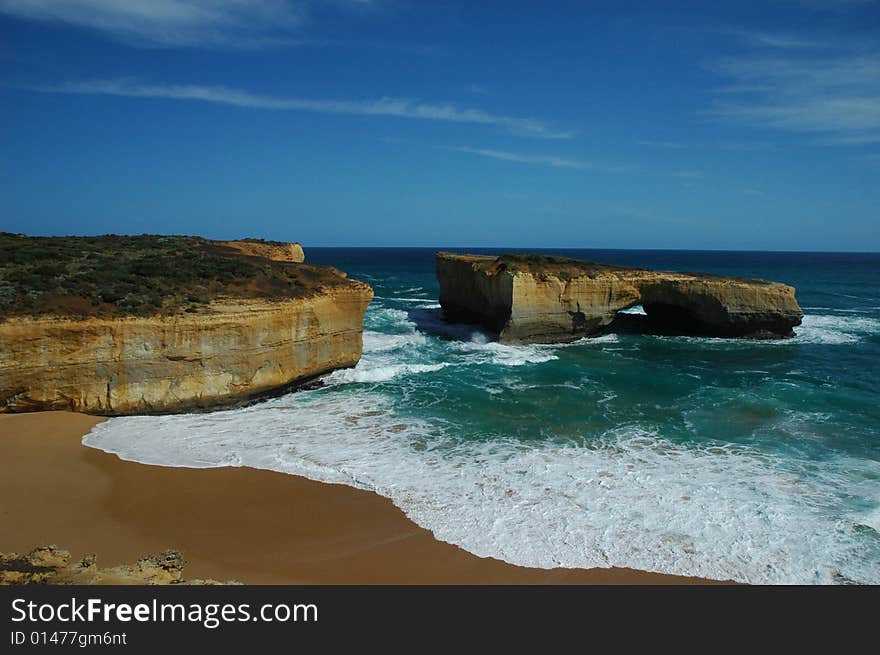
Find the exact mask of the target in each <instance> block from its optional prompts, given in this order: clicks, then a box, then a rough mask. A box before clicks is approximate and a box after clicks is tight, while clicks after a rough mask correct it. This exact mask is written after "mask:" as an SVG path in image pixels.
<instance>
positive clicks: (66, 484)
mask: <svg viewBox="0 0 880 655" xmlns="http://www.w3.org/2000/svg"><path fill="white" fill-rule="evenodd" d="M101 420H103V419H101V418H98V417H93V416H86V415H82V414H73V413H68V412H40V413H35V414H13V415H0V552H7V553H8V552H10V551H17V552H20V553H22V552H27V551H29V550H31V549H32V548H34V547H36V546H42V545H48V544H57V545H58V546H60V547H62V548H66V549H67V550H69V551H71V554H72V555H73V557H74V558H79V557H81V556H83V555H85V554H87V553H94V554H96V555H97V557H98V563H99V565H100V566H102V567H109V566H115V565H118V564H122V563H131V562H134V561H135V560H137V559H138V558H139V557H141V556H143V555H148V554H155V553H158V552H160V551H163V550H165V549H168V548H176V549H178V550H180V551H182V552H183V554H184V556H185V557H186V560H187V566H186V568H185V570H184V576H185V577H186V578H189V579H192V578H214V579H218V580H238V581H241V582H244V583H246V584H689V583H701V582H705V581H703V580H699V579H693V578H684V577H679V576H670V575H662V574H657V573H646V572H642V571H634V570H630V569H589V570H583V569H550V570H547V569H531V568H524V567H518V566H513V565H511V564H507V563H504V562H501V561H498V560H495V559H490V558H481V557H477V556H475V555H472V554H470V553H467V552H465V551H464V550H462V549H460V548H458V547H457V546H452V545H450V544H447V543H444V542H441V541H438V540H436V539H435V538H434V537H433V535H432V534H431V533H430V532H429V531H427V530H424V529H422V528H420V527H419V526H417V525H416V524H414V523H413V522H412V521H410V520H409V519H408V518H407V517H406V516H405V515H404V514H403V512H401V511H400V510H399V509H398V508H397V507H395V506H394V505H393V504H392V503H391V501H389V500H388V499H386V498H383V497H381V496H378V495H377V494H374V493H372V492H367V491H361V490H358V489H353V488H350V487H346V486H342V485H334V484H324V483H321V482H314V481H311V480H307V479H305V478H300V477H297V476H292V475H285V474H283V473H276V472H273V471H262V470H257V469H250V468H218V469H184V468H169V467H161V466H147V465H144V464H137V463H133V462H126V461H123V460H120V459H119V458H118V457H116V456H115V455H111V454H108V453H104V452H102V451H99V450H95V449H92V448H87V447H85V446H83V445H82V443H81V439H82V436H83V435H84V434H86V433H87V432H88V431H89V430H90V429H91V427H92V426H93V425H95V424H96V423H98V422H100V421H101Z"/></svg>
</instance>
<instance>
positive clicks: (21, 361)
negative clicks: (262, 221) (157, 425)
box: [0, 274, 373, 415]
mask: <svg viewBox="0 0 880 655" xmlns="http://www.w3.org/2000/svg"><path fill="white" fill-rule="evenodd" d="M343 278H344V276H342V274H340V279H339V280H338V281H337V282H336V284H334V285H332V286H325V287H323V288H320V289H317V290H316V291H315V292H314V293H311V294H309V295H306V296H304V297H296V298H280V299H260V298H240V299H235V298H225V299H218V300H215V301H212V302H210V303H208V304H207V305H204V306H201V307H199V308H198V310H197V311H194V312H192V313H186V312H181V313H177V314H172V315H168V316H162V315H156V316H148V317H138V316H128V317H117V318H84V319H78V318H68V317H57V316H35V317H11V318H8V319H6V320H5V321H2V322H0V343H2V344H3V347H2V350H0V411H7V412H10V411H13V412H15V411H36V410H50V409H68V410H73V411H79V412H87V413H92V414H107V415H114V414H143V413H163V412H176V411H185V410H192V409H207V408H211V407H216V406H220V405H228V404H236V403H241V402H244V401H248V400H251V399H254V398H257V397H260V396H264V395H267V394H271V393H277V392H280V391H283V390H285V389H289V388H291V387H293V386H296V385H299V384H302V383H304V382H307V381H309V380H312V379H313V378H315V377H316V376H319V375H321V374H324V373H327V372H329V371H332V370H334V369H339V368H348V367H352V366H355V365H356V364H357V362H358V361H359V359H360V356H361V350H362V331H363V318H364V312H365V311H366V308H367V305H368V304H369V303H370V300H371V299H372V297H373V292H372V289H371V288H370V287H369V285H367V284H365V283H363V282H357V281H354V280H347V279H343Z"/></svg>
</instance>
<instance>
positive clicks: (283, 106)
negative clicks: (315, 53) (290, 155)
mask: <svg viewBox="0 0 880 655" xmlns="http://www.w3.org/2000/svg"><path fill="white" fill-rule="evenodd" d="M37 90H40V91H46V92H54V93H75V94H91V95H111V96H125V97H133V98H166V99H174V100H197V101H202V102H211V103H216V104H222V105H232V106H235V107H250V108H255V109H272V110H278V111H310V112H317V113H324V114H360V115H368V116H396V117H399V118H412V119H422V120H434V121H446V122H452V123H474V124H479V125H494V126H498V127H503V128H506V129H507V130H509V131H510V132H513V133H514V134H517V135H520V136H529V137H537V138H543V139H568V138H571V137H572V136H573V134H572V133H571V132H562V131H557V130H554V129H551V128H550V127H548V126H547V125H546V124H545V123H543V122H542V121H539V120H536V119H533V118H519V117H514V116H505V115H501V114H493V113H490V112H487V111H484V110H482V109H468V108H460V107H458V106H456V105H454V104H451V103H443V104H435V103H427V102H422V101H419V100H411V99H406V98H390V97H383V98H378V99H375V100H315V99H309V98H284V97H277V96H268V95H259V94H255V93H250V92H248V91H241V90H238V89H230V88H228V87H222V86H199V85H187V84H183V85H152V84H140V83H137V82H132V81H129V80H94V81H88V82H74V83H68V84H63V85H60V86H52V87H41V88H39V89H37Z"/></svg>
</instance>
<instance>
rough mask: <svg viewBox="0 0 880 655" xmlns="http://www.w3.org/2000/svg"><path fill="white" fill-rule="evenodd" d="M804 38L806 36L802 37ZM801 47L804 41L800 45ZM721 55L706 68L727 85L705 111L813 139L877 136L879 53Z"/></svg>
mask: <svg viewBox="0 0 880 655" xmlns="http://www.w3.org/2000/svg"><path fill="white" fill-rule="evenodd" d="M804 43H806V41H804ZM805 47H806V46H805ZM782 48H784V49H785V50H786V51H785V52H776V53H774V54H771V55H768V54H766V52H762V53H755V52H751V53H746V54H742V55H738V56H733V57H727V58H724V59H722V60H720V61H718V62H716V63H715V64H714V65H713V66H712V67H711V68H712V69H713V70H714V71H715V72H717V73H718V74H719V75H721V76H723V77H724V78H726V79H727V80H728V82H729V84H728V85H727V86H725V87H723V88H721V89H718V92H719V93H718V97H717V98H716V104H715V107H714V108H713V109H712V111H711V113H713V114H714V115H716V116H717V117H719V118H723V119H725V120H729V121H734V122H739V123H743V124H748V125H754V126H758V127H766V128H772V129H778V130H785V131H789V132H800V133H806V134H812V135H813V137H814V141H816V142H822V143H831V142H837V143H840V144H844V143H849V144H859V143H873V142H876V141H877V140H878V135H880V55H878V54H877V53H876V52H866V51H862V52H850V51H849V50H848V49H847V47H846V45H842V46H841V47H838V48H829V49H826V50H820V51H818V52H817V49H818V47H817V49H806V50H799V51H797V52H795V51H794V49H792V48H791V47H788V48H786V47H785V46H782Z"/></svg>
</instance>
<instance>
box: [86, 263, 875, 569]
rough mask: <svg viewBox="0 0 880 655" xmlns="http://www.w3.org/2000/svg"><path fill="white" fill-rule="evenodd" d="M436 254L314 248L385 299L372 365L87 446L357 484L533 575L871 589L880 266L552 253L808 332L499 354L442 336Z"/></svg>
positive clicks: (368, 342)
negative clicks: (796, 315)
mask: <svg viewBox="0 0 880 655" xmlns="http://www.w3.org/2000/svg"><path fill="white" fill-rule="evenodd" d="M512 250H515V249H493V250H485V249H469V250H467V252H482V253H496V252H504V251H512ZM434 252H435V249H378V248H377V249H366V248H364V249H320V248H309V249H307V250H306V256H307V259H308V261H309V262H311V263H321V264H332V265H333V266H336V267H338V268H340V269H342V270H344V271H346V272H347V273H348V274H349V276H350V277H353V278H355V279H360V280H364V281H366V282H369V283H370V284H371V285H372V286H373V288H374V290H375V293H376V297H375V300H374V301H373V303H372V304H371V305H370V307H369V309H368V310H367V315H366V325H365V332H364V356H363V359H362V360H361V362H360V364H359V365H358V366H357V368H355V369H351V370H344V371H337V372H335V373H333V374H331V375H329V376H327V377H326V378H325V380H324V382H325V384H324V386H323V387H322V388H319V389H315V390H311V391H301V392H297V393H292V394H288V395H286V396H283V397H279V398H274V399H271V400H268V401H265V402H262V403H258V404H255V405H252V406H249V407H246V408H242V409H233V410H227V411H218V412H212V413H202V414H183V415H173V416H149V417H124V418H113V419H111V420H109V421H107V422H105V423H102V424H100V425H98V426H97V427H96V428H95V429H94V430H93V431H92V432H91V433H90V434H88V435H87V436H86V437H85V438H84V443H85V444H86V445H88V446H92V447H95V448H99V449H102V450H105V451H108V452H112V453H116V454H118V455H119V456H120V457H122V458H124V459H128V460H134V461H139V462H145V463H150V464H158V465H165V466H184V467H216V466H251V467H256V468H263V469H272V470H276V471H282V472H286V473H291V474H296V475H301V476H305V477H307V478H311V479H314V480H319V481H324V482H333V483H341V484H346V485H350V486H353V487H358V488H361V489H369V490H372V491H375V492H377V493H379V494H381V495H383V496H386V497H387V498H389V499H391V500H392V501H393V502H394V504H395V505H397V506H398V507H400V508H401V509H402V510H403V511H404V512H405V513H406V514H407V515H408V516H409V517H410V518H411V519H412V520H413V521H415V522H416V523H418V524H419V525H421V526H423V527H425V528H427V529H429V530H431V531H432V532H433V533H434V535H435V536H436V537H437V538H438V539H441V540H443V541H447V542H450V543H453V544H457V545H459V546H461V547H462V548H464V549H465V550H468V551H470V552H472V553H475V554H477V555H480V556H488V557H495V558H498V559H501V560H505V561H507V562H511V563H513V564H519V565H524V566H534V567H544V568H550V567H578V568H581V567H583V568H586V567H597V566H598V567H608V566H624V567H631V568H636V569H643V570H648V571H659V572H664V573H675V574H681V575H690V576H702V577H707V578H715V579H733V580H738V581H742V582H751V583H806V584H811V583H820V584H826V583H874V584H877V583H880V392H878V386H877V375H878V372H880V367H878V362H880V254H832V253H764V252H696V251H635V250H632V251H623V250H608V251H601V250H559V249H557V250H548V251H544V252H548V253H554V254H560V255H564V256H569V257H577V258H581V259H589V260H593V261H599V262H605V263H610V264H621V265H631V266H639V267H646V268H655V269H665V270H682V271H694V272H706V273H717V274H722V275H737V276H747V277H759V278H765V279H770V280H778V281H781V282H785V283H788V284H792V285H794V286H795V287H797V297H798V301H799V302H800V304H801V306H802V307H803V309H804V312H805V317H804V321H803V325H802V326H800V327H799V328H796V329H795V331H796V333H797V336H796V337H795V338H793V339H789V340H783V341H741V340H719V339H704V338H694V337H662V336H645V335H632V334H611V335H605V336H602V337H598V338H594V339H584V340H581V341H578V342H576V343H573V344H568V345H563V346H507V345H501V344H498V343H496V342H493V341H492V340H491V338H490V336H489V335H487V334H486V333H484V332H482V331H481V330H479V329H478V328H475V327H473V326H465V325H450V324H446V323H445V322H444V321H443V319H442V316H441V310H440V306H439V304H438V301H437V299H438V295H439V288H438V284H437V280H436V278H435V275H434ZM630 311H638V309H637V308H636V309H634V310H630Z"/></svg>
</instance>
